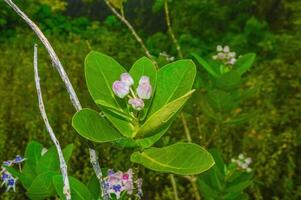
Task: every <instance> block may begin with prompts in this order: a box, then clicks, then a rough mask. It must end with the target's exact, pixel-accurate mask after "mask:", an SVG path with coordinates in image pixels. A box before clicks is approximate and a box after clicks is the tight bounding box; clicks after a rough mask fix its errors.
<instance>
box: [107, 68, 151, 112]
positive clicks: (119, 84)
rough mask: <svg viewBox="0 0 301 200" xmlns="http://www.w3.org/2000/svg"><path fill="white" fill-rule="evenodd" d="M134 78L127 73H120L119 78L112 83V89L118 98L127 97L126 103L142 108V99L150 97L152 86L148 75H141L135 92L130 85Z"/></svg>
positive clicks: (132, 83)
mask: <svg viewBox="0 0 301 200" xmlns="http://www.w3.org/2000/svg"><path fill="white" fill-rule="evenodd" d="M133 85H134V80H133V78H132V77H131V75H130V74H129V73H123V74H121V75H120V80H117V81H115V82H114V83H113V85H112V89H113V92H114V93H115V95H116V96H118V97H119V98H122V99H123V98H124V97H127V96H128V97H129V100H128V103H129V104H130V105H131V106H132V108H133V109H135V110H138V111H140V110H142V109H143V108H144V101H143V100H146V99H150V98H151V94H152V86H151V84H150V80H149V77H147V76H141V78H140V80H139V85H138V87H137V88H136V93H135V92H134V91H133V89H132V86H133Z"/></svg>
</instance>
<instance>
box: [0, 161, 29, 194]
mask: <svg viewBox="0 0 301 200" xmlns="http://www.w3.org/2000/svg"><path fill="white" fill-rule="evenodd" d="M24 160H25V158H23V157H22V156H19V155H17V156H16V157H15V159H13V160H8V161H4V162H3V166H2V167H1V171H0V176H1V180H2V183H1V186H3V185H5V186H6V191H9V190H10V189H13V191H16V181H17V179H18V178H14V177H13V176H12V174H10V173H9V172H8V171H7V170H6V168H5V167H10V166H12V165H14V164H18V165H20V164H21V163H22V162H23V161H24Z"/></svg>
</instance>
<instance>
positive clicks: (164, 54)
mask: <svg viewBox="0 0 301 200" xmlns="http://www.w3.org/2000/svg"><path fill="white" fill-rule="evenodd" d="M159 56H161V57H163V58H164V59H165V60H166V61H168V62H172V61H174V60H175V57H174V56H171V55H169V54H167V53H166V52H165V51H163V52H160V54H159Z"/></svg>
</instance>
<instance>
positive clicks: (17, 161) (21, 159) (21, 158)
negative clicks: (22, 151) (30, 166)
mask: <svg viewBox="0 0 301 200" xmlns="http://www.w3.org/2000/svg"><path fill="white" fill-rule="evenodd" d="M24 160H25V158H23V157H22V156H20V155H17V156H16V158H15V159H14V160H13V163H16V164H17V163H21V162H23V161H24Z"/></svg>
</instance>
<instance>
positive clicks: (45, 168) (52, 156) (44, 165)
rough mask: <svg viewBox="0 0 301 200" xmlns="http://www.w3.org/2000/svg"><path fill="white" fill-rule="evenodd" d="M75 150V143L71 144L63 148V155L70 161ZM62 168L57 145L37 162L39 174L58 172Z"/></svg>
mask: <svg viewBox="0 0 301 200" xmlns="http://www.w3.org/2000/svg"><path fill="white" fill-rule="evenodd" d="M72 151H73V144H69V145H68V146H67V147H65V148H64V149H63V156H64V159H65V161H66V163H68V161H69V159H70V157H71V155H72ZM59 170H60V162H59V157H58V154H57V150H56V148H55V146H52V147H51V148H50V149H48V151H47V152H46V153H45V154H44V155H43V156H42V157H41V158H40V159H39V161H38V162H37V167H36V171H37V173H38V174H41V173H45V172H58V171H59Z"/></svg>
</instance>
